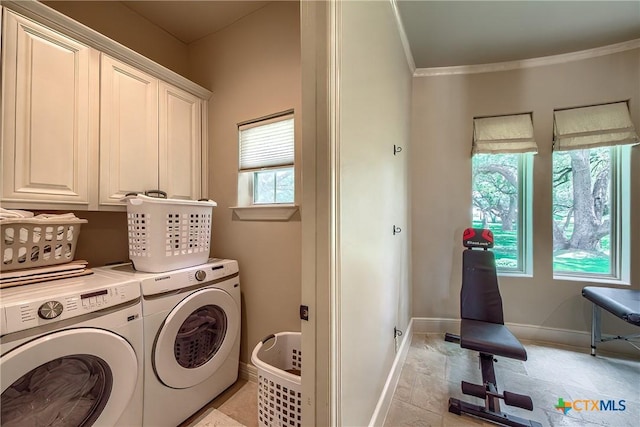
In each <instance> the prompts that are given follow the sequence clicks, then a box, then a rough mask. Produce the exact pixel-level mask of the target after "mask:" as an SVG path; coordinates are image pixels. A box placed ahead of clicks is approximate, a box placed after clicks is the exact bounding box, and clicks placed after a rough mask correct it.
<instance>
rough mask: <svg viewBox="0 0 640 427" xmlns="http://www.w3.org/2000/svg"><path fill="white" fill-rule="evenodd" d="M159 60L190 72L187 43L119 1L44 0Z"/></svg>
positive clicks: (178, 69)
mask: <svg viewBox="0 0 640 427" xmlns="http://www.w3.org/2000/svg"><path fill="white" fill-rule="evenodd" d="M41 3H44V4H46V5H47V6H49V7H51V8H53V9H55V10H57V11H58V12H60V13H62V14H64V15H67V16H69V17H70V18H73V19H75V20H76V21H78V22H81V23H82V24H84V25H86V26H87V27H90V28H92V29H94V30H96V31H98V32H99V33H101V34H103V35H105V36H107V37H109V38H110V39H112V40H115V41H117V42H119V43H121V44H123V45H124V46H127V47H128V48H129V49H132V50H134V51H136V52H138V53H140V54H142V55H144V56H146V57H147V58H149V59H152V60H154V61H155V62H157V63H159V64H161V65H164V66H165V67H167V68H169V69H170V70H172V71H175V72H176V73H178V74H181V75H183V76H186V75H187V65H188V64H187V53H188V52H187V45H185V44H184V43H182V42H181V41H180V40H178V39H176V38H175V37H173V36H172V35H171V34H169V33H167V32H166V31H165V30H163V29H161V28H160V27H158V26H157V25H154V24H152V23H151V22H149V21H148V20H147V19H145V18H143V17H142V16H140V15H138V14H137V13H136V12H134V11H133V10H131V9H129V8H128V7H126V6H125V5H124V4H122V3H121V2H119V1H42V2H41Z"/></svg>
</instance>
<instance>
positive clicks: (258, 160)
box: [238, 114, 294, 171]
mask: <svg viewBox="0 0 640 427" xmlns="http://www.w3.org/2000/svg"><path fill="white" fill-rule="evenodd" d="M238 130H239V134H240V136H239V137H240V170H241V171H250V170H259V169H264V168H273V167H282V166H293V163H294V127H293V114H287V115H285V116H280V117H276V118H272V119H269V120H262V121H259V122H255V123H251V124H247V125H240V126H238Z"/></svg>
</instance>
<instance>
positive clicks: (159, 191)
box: [144, 190, 167, 199]
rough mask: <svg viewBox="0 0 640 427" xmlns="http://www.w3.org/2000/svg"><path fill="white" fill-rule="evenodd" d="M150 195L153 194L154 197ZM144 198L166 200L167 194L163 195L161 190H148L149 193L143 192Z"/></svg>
mask: <svg viewBox="0 0 640 427" xmlns="http://www.w3.org/2000/svg"><path fill="white" fill-rule="evenodd" d="M152 194H155V196H152ZM144 195H145V196H149V197H156V198H158V199H166V198H167V193H165V192H164V191H162V190H149V191H145V192H144Z"/></svg>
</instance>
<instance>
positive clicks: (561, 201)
mask: <svg viewBox="0 0 640 427" xmlns="http://www.w3.org/2000/svg"><path fill="white" fill-rule="evenodd" d="M615 150H616V148H615V147H614V148H609V147H600V148H590V149H582V150H571V151H558V152H554V154H553V269H554V271H555V272H559V273H587V274H603V275H611V274H613V273H614V272H613V270H612V259H611V257H612V251H611V237H612V205H611V201H612V197H611V188H612V185H611V177H612V159H613V158H615V157H614V156H613V154H614V151H615Z"/></svg>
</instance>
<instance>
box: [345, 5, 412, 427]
mask: <svg viewBox="0 0 640 427" xmlns="http://www.w3.org/2000/svg"><path fill="white" fill-rule="evenodd" d="M340 28H341V36H342V37H341V38H340V40H341V54H340V55H339V61H340V71H339V93H338V96H339V125H338V126H339V138H338V143H337V144H338V147H337V151H338V154H337V155H338V156H339V160H338V162H339V176H338V178H339V184H338V186H337V188H338V190H337V192H338V194H337V198H338V213H337V230H336V234H337V236H336V238H337V241H338V250H339V259H340V261H339V265H337V266H336V268H338V271H339V273H338V274H339V279H338V280H339V281H338V285H337V286H338V290H337V293H338V295H337V298H338V301H339V307H338V312H339V320H338V321H339V334H340V337H339V339H340V350H339V354H337V355H336V356H337V357H339V358H340V374H341V377H340V396H339V400H340V406H341V415H342V416H341V421H342V423H341V425H344V426H364V425H368V423H369V420H370V418H371V416H372V414H373V413H374V409H375V407H376V404H377V401H378V398H379V396H380V394H381V393H382V390H383V387H384V383H385V381H386V378H387V376H388V374H389V372H390V370H391V366H392V363H393V360H394V357H395V346H394V338H393V328H394V326H397V327H398V328H399V329H401V330H405V331H406V326H407V325H408V322H409V319H410V316H411V307H410V303H409V301H410V277H409V271H410V265H411V264H410V261H411V255H410V252H409V248H410V239H411V236H412V234H411V233H412V231H411V229H410V226H409V225H410V224H409V208H408V204H409V197H408V196H409V190H408V183H409V180H408V170H409V169H408V168H409V158H410V156H412V152H411V149H410V147H409V139H410V127H409V120H410V107H411V72H410V70H409V67H408V64H407V59H406V57H405V55H404V51H403V49H402V44H401V41H400V36H399V33H398V28H397V25H396V21H395V18H394V15H393V10H392V6H391V4H390V3H389V2H344V3H342V5H341V27H340ZM394 144H396V145H399V146H401V147H402V149H403V150H402V152H401V153H399V154H398V155H396V156H394V155H393V145H394ZM394 225H396V226H398V227H400V228H401V229H402V232H401V233H400V234H397V235H395V236H394V235H393V232H392V231H393V226H394Z"/></svg>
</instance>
